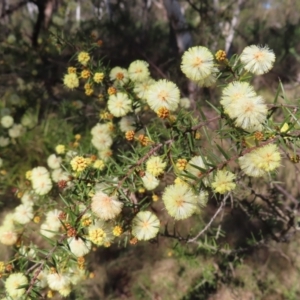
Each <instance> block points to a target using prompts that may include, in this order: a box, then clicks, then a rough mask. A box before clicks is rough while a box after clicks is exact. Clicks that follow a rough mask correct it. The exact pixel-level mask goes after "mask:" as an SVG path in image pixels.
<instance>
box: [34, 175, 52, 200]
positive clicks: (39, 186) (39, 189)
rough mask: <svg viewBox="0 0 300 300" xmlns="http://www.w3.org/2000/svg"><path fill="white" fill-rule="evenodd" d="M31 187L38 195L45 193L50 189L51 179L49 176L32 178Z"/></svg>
mask: <svg viewBox="0 0 300 300" xmlns="http://www.w3.org/2000/svg"><path fill="white" fill-rule="evenodd" d="M32 188H33V189H34V192H35V193H36V194H38V195H41V196H42V195H46V194H48V193H49V192H50V190H51V189H52V181H51V179H50V177H47V176H42V177H39V178H36V179H34V180H33V179H32Z"/></svg>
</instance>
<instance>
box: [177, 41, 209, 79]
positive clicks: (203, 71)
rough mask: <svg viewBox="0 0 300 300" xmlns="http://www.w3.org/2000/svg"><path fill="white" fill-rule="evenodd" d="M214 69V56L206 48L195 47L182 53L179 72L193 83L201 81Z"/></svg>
mask: <svg viewBox="0 0 300 300" xmlns="http://www.w3.org/2000/svg"><path fill="white" fill-rule="evenodd" d="M213 69H214V56H213V55H212V53H211V52H210V51H209V50H208V49H207V48H206V47H202V46H195V47H191V48H189V49H188V50H187V51H185V52H184V54H183V56H182V61H181V70H182V72H183V73H184V74H185V75H186V77H187V78H189V79H191V80H193V81H199V80H203V79H204V78H206V77H208V76H209V75H210V74H211V73H212V71H213Z"/></svg>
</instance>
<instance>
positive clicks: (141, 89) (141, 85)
mask: <svg viewBox="0 0 300 300" xmlns="http://www.w3.org/2000/svg"><path fill="white" fill-rule="evenodd" d="M153 83H155V80H154V79H153V78H150V77H149V78H147V79H146V80H144V81H141V82H138V81H136V82H135V83H134V88H133V91H134V92H135V94H136V96H137V97H138V98H140V99H141V100H143V101H146V100H147V98H146V95H147V92H148V90H149V88H150V86H151V85H152V84H153Z"/></svg>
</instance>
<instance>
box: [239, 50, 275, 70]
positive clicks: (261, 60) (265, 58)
mask: <svg viewBox="0 0 300 300" xmlns="http://www.w3.org/2000/svg"><path fill="white" fill-rule="evenodd" d="M240 60H241V62H242V64H244V68H245V69H246V70H247V71H249V72H251V73H253V74H255V75H261V74H264V73H267V72H268V71H269V70H271V69H272V67H273V65H274V62H275V54H274V52H273V51H272V50H270V49H269V48H268V47H267V46H265V47H260V46H256V45H251V46H248V47H246V48H245V49H244V50H243V52H242V54H241V56H240Z"/></svg>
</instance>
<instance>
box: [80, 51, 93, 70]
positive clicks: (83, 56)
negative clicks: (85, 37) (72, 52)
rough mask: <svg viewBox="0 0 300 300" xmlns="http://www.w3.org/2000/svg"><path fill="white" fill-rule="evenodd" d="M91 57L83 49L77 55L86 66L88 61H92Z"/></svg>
mask: <svg viewBox="0 0 300 300" xmlns="http://www.w3.org/2000/svg"><path fill="white" fill-rule="evenodd" d="M90 59H91V57H90V55H89V54H88V53H87V52H85V51H82V52H80V53H79V54H78V56H77V60H78V61H79V62H80V63H81V64H82V65H83V66H86V65H87V64H88V62H89V61H90Z"/></svg>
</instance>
